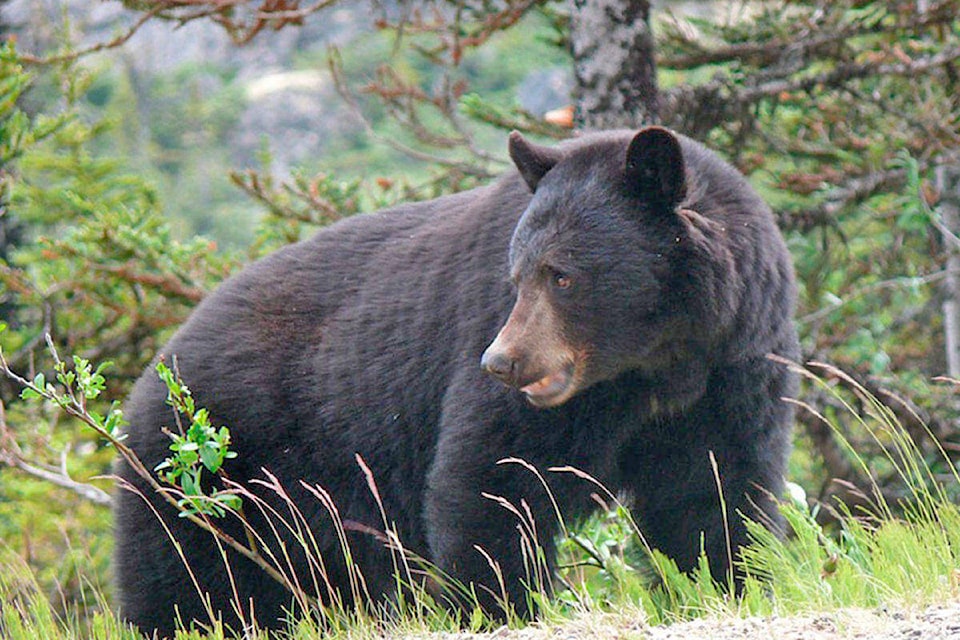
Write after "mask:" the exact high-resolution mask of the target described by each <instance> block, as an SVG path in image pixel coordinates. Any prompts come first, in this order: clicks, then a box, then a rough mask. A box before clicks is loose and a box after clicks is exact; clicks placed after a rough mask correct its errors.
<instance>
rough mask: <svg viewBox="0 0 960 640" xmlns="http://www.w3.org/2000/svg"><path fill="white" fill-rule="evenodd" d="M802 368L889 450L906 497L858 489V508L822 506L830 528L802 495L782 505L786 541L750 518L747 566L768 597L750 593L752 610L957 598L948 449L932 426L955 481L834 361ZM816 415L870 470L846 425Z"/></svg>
mask: <svg viewBox="0 0 960 640" xmlns="http://www.w3.org/2000/svg"><path fill="white" fill-rule="evenodd" d="M811 370H814V371H818V373H817V374H814V373H812V372H811ZM799 371H801V372H802V373H803V374H804V375H805V377H806V378H807V379H808V380H809V381H810V382H811V383H812V384H816V385H820V386H821V387H823V388H824V389H827V390H829V392H830V393H831V394H832V395H833V396H834V397H835V398H836V399H837V400H838V401H839V402H840V403H842V406H843V408H844V410H845V411H847V412H848V413H849V414H850V415H851V416H854V417H855V419H856V424H857V426H858V427H859V428H860V429H862V430H863V431H864V433H866V434H868V436H869V438H870V439H872V440H873V441H874V442H875V443H876V444H877V445H878V446H879V447H880V448H881V449H882V450H883V452H884V458H885V463H887V464H889V465H891V467H892V468H893V469H894V470H895V472H896V475H897V477H898V478H899V480H900V484H901V486H902V491H901V494H902V497H899V498H898V499H896V500H895V501H893V502H891V500H890V499H889V498H888V497H887V494H886V493H885V492H884V490H883V488H882V487H880V486H879V485H878V484H877V483H876V482H875V481H873V482H872V483H871V486H868V487H861V488H860V489H861V490H862V493H863V498H864V501H863V505H862V506H858V507H855V508H851V507H847V506H846V505H844V504H843V503H837V504H835V505H823V506H822V507H820V508H833V509H835V510H836V513H837V515H838V518H837V522H838V525H837V527H838V531H837V532H834V533H830V534H828V533H827V532H825V531H824V529H823V528H822V527H821V526H820V525H819V524H818V522H817V519H816V515H817V507H815V508H814V509H812V510H811V509H807V508H806V505H800V504H796V503H787V504H784V505H783V508H782V512H783V515H784V517H785V518H786V520H787V522H788V523H789V527H790V530H791V531H792V533H793V535H792V536H791V537H790V538H789V539H787V540H781V539H778V538H777V537H776V536H774V535H772V534H771V533H770V532H768V531H766V530H764V529H763V528H762V527H759V526H756V525H752V526H751V535H752V537H753V538H754V540H755V542H754V544H752V545H751V546H750V547H749V548H748V549H747V551H746V553H745V556H744V560H743V562H744V566H745V568H746V569H747V570H748V571H750V572H751V573H752V574H754V575H756V576H758V577H760V578H762V579H763V585H764V587H763V588H764V590H765V591H767V592H768V593H769V594H770V596H771V597H769V598H768V599H767V602H766V603H764V602H763V601H762V600H759V599H756V600H755V601H754V600H751V604H752V605H753V606H752V607H751V608H753V609H757V610H761V611H762V610H764V609H775V610H777V611H783V612H795V611H812V610H817V611H819V610H824V609H834V608H837V607H845V606H858V607H876V606H880V605H888V604H896V605H903V606H922V605H926V604H930V603H933V602H936V601H942V600H945V599H948V598H950V597H955V596H956V595H957V594H958V590H960V582H958V579H960V506H958V505H957V504H956V503H954V502H953V501H952V500H951V498H950V495H951V493H954V494H955V493H956V491H957V490H958V489H960V476H958V474H957V470H956V467H955V466H954V464H953V462H952V461H951V460H950V458H949V456H948V455H947V453H946V451H944V449H943V448H942V446H941V445H940V443H939V442H937V440H936V438H935V436H934V435H933V434H932V433H931V432H930V431H929V430H927V432H926V433H927V437H929V438H930V440H931V441H933V442H935V443H936V447H937V449H938V451H939V453H940V455H941V457H942V458H943V462H945V466H946V467H947V468H948V469H949V470H950V473H949V474H948V477H949V481H948V482H946V483H944V482H943V481H942V480H939V479H938V478H937V477H936V476H935V474H934V473H933V471H932V469H931V463H932V461H928V460H926V459H925V458H924V455H923V452H922V450H921V448H920V447H919V446H918V443H917V442H916V441H915V440H914V439H913V438H912V437H911V435H910V434H909V432H908V431H907V430H906V429H905V428H904V427H903V426H902V424H901V423H900V422H899V420H898V419H897V417H896V415H895V413H894V411H893V410H891V408H890V407H889V406H888V405H887V404H885V403H884V402H882V401H881V400H880V399H878V398H877V397H876V396H874V395H873V394H871V393H869V392H868V391H867V390H866V389H865V388H864V387H863V386H861V385H860V384H858V383H857V382H856V381H855V380H853V379H852V378H851V377H850V376H848V375H847V374H845V373H844V372H843V371H840V370H838V369H836V368H835V367H832V366H830V365H824V364H819V363H812V364H811V365H809V367H808V368H807V369H802V368H800V369H799ZM830 380H840V381H842V382H843V385H842V386H843V387H844V388H847V389H851V390H852V394H853V398H852V399H851V398H849V397H847V396H845V395H844V394H843V393H841V392H840V391H838V390H837V386H836V385H831V384H830V382H829V381H830ZM798 405H799V410H801V411H813V412H815V413H816V409H814V408H813V407H810V406H807V405H805V404H803V403H798ZM817 416H818V417H819V419H822V420H824V421H826V422H827V423H828V424H830V426H831V428H833V430H834V433H835V435H836V437H837V440H838V441H839V442H840V443H841V445H842V446H843V447H844V448H845V452H846V455H847V456H848V457H849V458H850V460H851V461H853V463H854V464H856V465H858V466H859V467H860V468H861V469H862V470H863V471H864V476H865V477H868V478H874V477H875V474H874V473H872V472H871V469H870V467H869V465H868V463H867V462H866V461H865V460H864V459H863V457H861V456H860V455H859V453H858V452H857V450H856V449H855V448H854V447H852V446H851V445H850V442H849V440H848V439H847V438H846V437H845V435H844V433H842V432H841V431H840V429H838V428H837V427H836V425H835V424H833V423H831V422H830V421H829V420H827V418H826V417H824V416H823V415H822V414H819V413H817Z"/></svg>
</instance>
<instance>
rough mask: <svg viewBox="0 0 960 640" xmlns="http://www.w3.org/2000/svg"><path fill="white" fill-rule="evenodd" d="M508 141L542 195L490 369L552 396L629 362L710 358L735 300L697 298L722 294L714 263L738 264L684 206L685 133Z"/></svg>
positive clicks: (524, 235) (661, 365) (539, 396)
mask: <svg viewBox="0 0 960 640" xmlns="http://www.w3.org/2000/svg"><path fill="white" fill-rule="evenodd" d="M509 149H510V156H511V158H512V159H513V161H514V163H515V164H516V166H517V169H518V170H519V172H520V175H521V177H522V178H523V180H524V181H525V182H526V184H527V186H529V188H530V189H531V191H532V192H533V197H532V200H531V202H530V204H529V206H528V208H527V210H526V211H525V212H524V214H523V216H522V217H521V219H520V221H519V223H518V224H517V227H516V229H515V231H514V234H513V238H512V240H511V243H510V252H509V268H510V271H509V276H510V280H511V282H512V283H513V285H514V286H515V288H516V302H515V304H514V307H513V310H512V311H511V313H510V316H509V318H508V319H507V321H506V323H505V325H504V326H503V328H502V329H501V330H500V332H499V334H498V335H497V337H496V339H495V340H494V341H493V343H492V344H490V346H489V347H488V348H487V349H486V351H485V352H484V354H483V357H482V360H481V366H482V368H483V370H484V371H485V372H487V373H489V374H491V375H493V376H495V377H497V378H498V379H500V380H501V381H503V382H504V383H506V384H508V385H510V386H513V387H515V388H517V389H519V390H520V391H522V392H523V393H524V394H525V395H526V396H527V399H528V400H529V401H530V402H531V403H532V404H533V405H535V406H537V407H554V406H558V405H560V404H563V403H564V402H566V401H567V400H569V399H570V398H571V397H573V396H574V395H576V394H577V393H579V392H580V391H582V390H583V389H586V388H588V387H590V386H591V385H593V384H596V383H597V382H600V381H604V380H612V379H615V378H616V377H618V376H619V375H621V374H622V373H624V372H625V371H635V370H640V371H645V372H650V373H651V374H656V372H657V371H662V370H665V369H673V370H676V368H677V367H678V365H679V366H682V363H683V362H685V361H691V362H693V361H696V360H697V359H698V358H700V357H701V355H702V354H700V353H699V352H700V351H701V350H702V349H701V347H700V346H699V345H700V343H701V342H702V340H701V339H707V338H708V337H709V336H708V335H707V334H710V333H711V332H712V330H713V329H714V328H715V326H711V325H716V324H718V323H721V322H722V319H721V318H719V317H717V318H706V317H703V316H704V315H709V314H710V312H709V309H710V308H716V309H718V310H719V309H721V308H723V307H727V306H728V304H726V303H725V302H723V303H720V304H717V305H702V304H700V302H702V301H697V300H696V298H697V297H700V296H714V297H715V296H716V292H715V291H714V289H715V288H716V287H715V283H713V282H712V281H713V280H715V279H716V278H714V277H712V276H710V275H709V273H710V272H718V273H719V275H720V277H721V278H722V277H723V272H729V270H730V268H731V267H730V265H729V260H727V258H728V257H729V256H728V254H727V252H726V251H725V250H719V251H718V250H716V248H710V247H709V246H708V245H709V243H710V239H709V238H706V237H705V236H704V234H703V232H702V229H699V228H698V227H699V226H703V224H707V226H709V223H705V221H704V220H703V219H702V218H701V217H700V216H699V215H698V214H696V213H695V212H693V211H689V210H687V209H684V208H683V205H684V204H685V199H686V197H687V192H688V189H689V188H690V185H688V176H687V173H688V172H687V169H686V164H685V160H684V153H683V148H682V146H681V143H680V140H679V139H678V138H677V136H675V135H674V134H673V133H671V132H670V131H669V130H667V129H664V128H660V127H649V128H646V129H643V130H641V131H640V132H639V133H636V134H635V135H632V137H631V135H630V134H622V133H620V134H604V135H600V136H595V137H592V138H589V139H586V140H584V141H581V142H579V143H574V144H573V145H570V146H567V147H562V146H561V147H556V148H553V147H543V146H539V145H535V144H532V143H530V142H528V141H527V140H525V139H524V138H523V137H522V136H521V135H520V134H519V133H517V132H514V133H512V134H511V136H510V143H509ZM704 249H706V251H704ZM717 260H719V262H720V263H724V264H720V265H714V266H715V267H716V268H713V267H711V268H708V269H706V270H705V269H703V268H702V267H703V263H704V262H716V261H717ZM715 275H716V273H715ZM704 279H709V280H711V283H706V282H698V281H699V280H704Z"/></svg>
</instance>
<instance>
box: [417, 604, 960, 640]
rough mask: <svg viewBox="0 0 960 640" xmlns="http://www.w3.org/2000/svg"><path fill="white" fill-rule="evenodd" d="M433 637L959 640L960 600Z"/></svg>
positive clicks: (579, 622) (620, 618)
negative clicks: (918, 607)
mask: <svg viewBox="0 0 960 640" xmlns="http://www.w3.org/2000/svg"><path fill="white" fill-rule="evenodd" d="M409 637H410V638H413V637H414V636H409ZM420 637H426V636H420ZM429 637H430V638H431V639H432V640H587V639H594V638H595V639H597V640H835V639H841V638H842V639H854V638H862V639H863V640H960V602H953V603H948V604H942V605H935V606H931V607H928V608H926V609H922V610H918V611H909V610H892V609H890V610H884V609H877V610H865V609H842V610H839V611H835V612H831V613H820V614H815V615H802V616H783V617H780V616H770V617H766V618H733V617H724V618H704V619H700V620H693V621H690V622H679V623H676V624H672V625H667V626H656V627H652V626H649V625H647V624H646V623H645V622H644V621H642V620H640V619H637V618H631V617H630V616H627V615H623V614H620V615H612V614H608V615H586V616H582V617H580V618H577V619H576V620H573V621H571V622H570V623H568V624H565V625H563V626H558V627H546V626H531V627H528V628H526V629H521V630H510V629H506V628H503V629H500V630H498V631H494V632H493V633H486V634H469V633H460V634H435V635H431V636H429Z"/></svg>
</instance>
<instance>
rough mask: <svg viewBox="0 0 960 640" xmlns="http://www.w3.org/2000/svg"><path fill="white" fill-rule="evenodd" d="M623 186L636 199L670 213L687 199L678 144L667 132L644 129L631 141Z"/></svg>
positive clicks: (659, 128)
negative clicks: (624, 185) (635, 196)
mask: <svg viewBox="0 0 960 640" xmlns="http://www.w3.org/2000/svg"><path fill="white" fill-rule="evenodd" d="M624 183H625V184H626V187H627V189H629V190H630V191H631V192H632V193H635V194H636V195H637V196H638V197H640V198H642V199H644V200H646V201H647V202H650V203H652V204H653V205H654V206H656V207H657V208H660V209H666V210H668V211H673V210H675V209H676V208H677V206H679V204H680V203H681V202H682V201H683V199H684V198H685V197H686V195H687V175H686V169H685V166H684V162H683V150H682V149H681V148H680V141H679V140H678V139H677V136H676V135H674V134H673V132H671V131H670V130H669V129H664V128H663V127H647V128H645V129H641V130H640V132H639V133H638V134H637V135H635V136H634V137H633V140H631V141H630V146H629V147H627V160H626V166H625V168H624Z"/></svg>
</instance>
